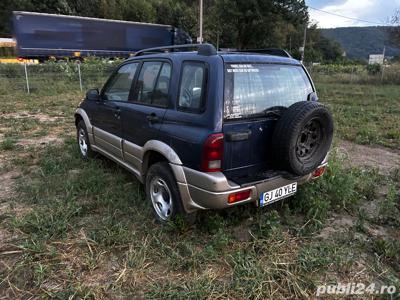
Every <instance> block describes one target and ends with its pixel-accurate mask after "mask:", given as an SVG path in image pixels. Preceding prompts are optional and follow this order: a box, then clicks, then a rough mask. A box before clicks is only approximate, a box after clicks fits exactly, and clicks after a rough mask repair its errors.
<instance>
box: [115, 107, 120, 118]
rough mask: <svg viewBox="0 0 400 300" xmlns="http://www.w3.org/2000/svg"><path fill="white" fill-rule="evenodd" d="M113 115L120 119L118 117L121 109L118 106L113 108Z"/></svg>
mask: <svg viewBox="0 0 400 300" xmlns="http://www.w3.org/2000/svg"><path fill="white" fill-rule="evenodd" d="M114 117H116V118H117V119H120V118H121V110H120V108H119V107H116V108H115V109H114Z"/></svg>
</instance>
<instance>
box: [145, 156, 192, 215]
mask: <svg viewBox="0 0 400 300" xmlns="http://www.w3.org/2000/svg"><path fill="white" fill-rule="evenodd" d="M146 197H147V199H148V200H149V201H150V202H151V204H152V208H153V211H154V214H155V216H156V218H157V220H158V221H160V222H162V223H166V222H168V221H171V220H175V219H176V218H177V217H178V216H181V217H182V218H183V219H184V220H186V221H188V222H189V223H192V222H193V220H194V219H193V218H194V217H193V215H188V214H187V213H186V212H185V210H184V208H183V205H182V201H181V197H180V194H179V190H178V186H177V184H176V180H175V177H174V175H173V174H172V172H171V169H170V167H169V165H168V163H167V162H160V163H155V164H154V165H152V166H151V167H150V168H149V170H148V172H147V175H146ZM189 217H190V218H189Z"/></svg>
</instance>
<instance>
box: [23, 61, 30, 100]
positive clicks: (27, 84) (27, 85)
mask: <svg viewBox="0 0 400 300" xmlns="http://www.w3.org/2000/svg"><path fill="white" fill-rule="evenodd" d="M24 69H25V80H26V90H27V92H28V94H30V90H29V80H28V70H27V68H26V62H24Z"/></svg>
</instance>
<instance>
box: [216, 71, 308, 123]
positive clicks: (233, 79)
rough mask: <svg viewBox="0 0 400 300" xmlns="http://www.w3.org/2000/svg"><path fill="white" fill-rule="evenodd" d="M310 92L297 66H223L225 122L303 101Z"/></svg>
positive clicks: (305, 78)
mask: <svg viewBox="0 0 400 300" xmlns="http://www.w3.org/2000/svg"><path fill="white" fill-rule="evenodd" d="M312 92H313V88H312V86H311V82H310V80H309V79H308V77H307V75H306V73H305V72H304V70H303V68H302V67H301V66H293V65H277V64H227V65H226V67H225V106H224V117H225V119H236V118H246V117H251V116H256V115H262V114H263V113H264V112H265V111H266V110H268V109H269V108H273V107H289V106H290V105H292V104H293V103H295V102H298V101H305V100H307V98H308V95H309V94H310V93H312Z"/></svg>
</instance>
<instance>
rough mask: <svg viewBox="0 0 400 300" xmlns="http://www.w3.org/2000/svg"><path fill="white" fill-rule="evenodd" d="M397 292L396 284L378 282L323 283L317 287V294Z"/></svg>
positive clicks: (379, 293) (390, 293)
mask: <svg viewBox="0 0 400 300" xmlns="http://www.w3.org/2000/svg"><path fill="white" fill-rule="evenodd" d="M395 293H396V287H395V286H394V285H380V284H379V285H378V284H376V283H371V284H368V285H366V284H364V283H355V282H350V283H336V284H323V285H319V286H318V287H317V296H323V295H384V294H389V295H393V294H395Z"/></svg>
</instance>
